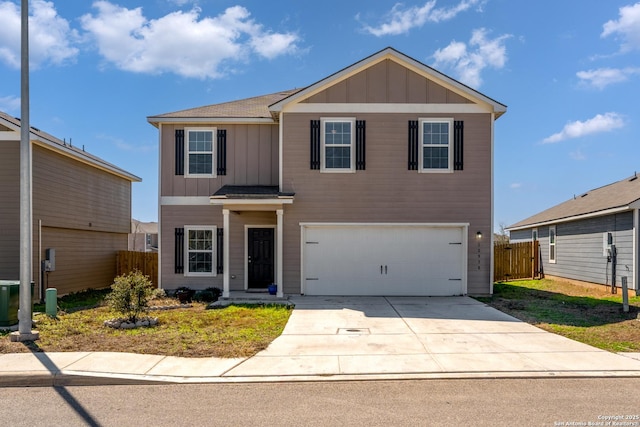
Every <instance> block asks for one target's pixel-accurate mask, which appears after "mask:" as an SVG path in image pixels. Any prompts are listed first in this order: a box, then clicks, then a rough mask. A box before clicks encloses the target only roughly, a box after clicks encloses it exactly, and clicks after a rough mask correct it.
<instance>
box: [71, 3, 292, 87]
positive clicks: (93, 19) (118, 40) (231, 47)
mask: <svg viewBox="0 0 640 427" xmlns="http://www.w3.org/2000/svg"><path fill="white" fill-rule="evenodd" d="M93 6H94V8H96V9H97V13H96V14H95V15H92V14H86V15H84V16H82V18H81V23H82V27H83V28H84V30H85V31H87V32H88V33H90V34H91V35H92V36H93V38H94V39H95V40H96V42H97V46H98V50H99V52H100V54H101V55H102V56H103V57H104V58H105V59H106V60H107V61H108V62H110V63H113V64H115V66H116V67H118V68H120V69H122V70H126V71H133V72H138V73H152V74H159V73H164V72H172V73H175V74H178V75H181V76H185V77H197V78H216V77H220V76H221V75H223V74H224V70H223V69H222V68H223V67H224V64H225V63H226V62H227V61H237V60H243V59H246V58H247V57H248V56H250V55H251V54H252V53H253V54H256V55H258V56H260V57H263V58H267V59H273V58H275V57H277V56H279V55H284V54H290V53H294V52H296V51H297V50H298V47H297V44H296V43H298V42H299V40H300V39H299V37H298V36H297V35H296V34H294V33H274V32H271V31H268V30H265V29H264V28H263V26H262V25H261V24H258V23H256V22H255V21H254V20H253V19H251V17H250V16H251V14H250V13H249V11H248V10H247V9H246V8H244V7H242V6H234V7H230V8H228V9H226V10H225V11H224V12H223V13H222V14H220V15H218V16H216V17H213V18H211V17H200V9H198V8H193V9H191V10H190V11H188V12H182V11H177V12H173V13H170V14H168V15H165V16H163V17H161V18H159V19H151V20H150V19H147V18H145V17H144V15H143V13H142V8H141V7H138V8H135V9H127V8H124V7H120V6H118V5H114V4H112V3H110V2H108V1H97V2H95V3H94V4H93Z"/></svg>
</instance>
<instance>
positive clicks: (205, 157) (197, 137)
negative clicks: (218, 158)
mask: <svg viewBox="0 0 640 427" xmlns="http://www.w3.org/2000/svg"><path fill="white" fill-rule="evenodd" d="M185 134H186V135H185V139H186V141H185V142H186V144H185V150H186V151H185V155H186V158H187V162H186V167H187V171H186V172H187V173H186V175H187V176H197V177H215V176H216V175H215V172H214V169H213V165H214V157H215V144H214V141H215V140H216V135H217V131H216V128H191V129H188V128H187V129H185Z"/></svg>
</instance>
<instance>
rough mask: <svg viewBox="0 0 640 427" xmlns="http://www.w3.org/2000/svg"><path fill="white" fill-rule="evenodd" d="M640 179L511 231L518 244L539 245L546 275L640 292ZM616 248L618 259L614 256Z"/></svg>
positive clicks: (571, 202)
mask: <svg viewBox="0 0 640 427" xmlns="http://www.w3.org/2000/svg"><path fill="white" fill-rule="evenodd" d="M639 208H640V179H638V177H637V176H636V175H635V174H634V176H632V177H630V178H626V179H623V180H621V181H618V182H614V183H612V184H609V185H605V186H604V187H600V188H596V189H594V190H590V191H587V192H586V193H583V194H580V195H578V196H575V197H574V198H572V199H570V200H568V201H566V202H564V203H561V204H559V205H557V206H554V207H552V208H549V209H547V210H545V211H542V212H540V213H538V214H536V215H533V216H532V217H530V218H527V219H524V220H522V221H519V222H517V223H515V224H513V225H511V226H509V227H507V230H509V232H510V237H511V241H512V242H523V241H531V240H535V239H537V240H539V242H540V251H541V254H542V266H543V270H544V273H545V275H552V276H557V277H562V278H567V279H572V280H579V281H583V282H590V283H597V284H601V285H609V286H611V284H612V278H613V274H614V273H615V285H616V286H621V283H622V277H626V278H627V284H628V286H629V289H635V290H636V291H637V290H638V241H639V238H640V237H639V234H638V209H639ZM614 248H615V256H613V255H614V254H612V251H613V249H614Z"/></svg>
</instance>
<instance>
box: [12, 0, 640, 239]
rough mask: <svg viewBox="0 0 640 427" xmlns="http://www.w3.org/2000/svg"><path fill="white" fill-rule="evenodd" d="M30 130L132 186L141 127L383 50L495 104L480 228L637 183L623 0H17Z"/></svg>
mask: <svg viewBox="0 0 640 427" xmlns="http://www.w3.org/2000/svg"><path fill="white" fill-rule="evenodd" d="M29 13H30V74H29V75H30V99H29V102H30V123H31V125H32V126H34V127H36V128H39V129H41V130H43V131H45V132H48V133H50V134H52V135H54V136H56V137H58V138H60V139H66V140H67V141H72V143H73V145H75V146H84V147H85V150H86V151H88V152H89V153H91V154H94V155H97V156H99V157H101V158H103V159H104V160H106V161H108V162H111V163H113V164H115V165H117V166H119V167H121V168H123V169H125V170H127V171H129V172H131V173H133V174H135V175H137V176H139V177H141V178H142V180H143V181H142V182H141V183H134V184H133V201H132V211H133V212H132V215H133V217H134V218H136V219H138V220H141V221H156V220H157V218H158V213H157V210H158V209H157V208H158V206H157V205H158V202H157V200H158V196H157V194H158V131H157V129H156V128H154V127H153V126H151V125H150V124H149V123H148V122H147V119H146V118H147V117H148V116H153V115H157V114H162V113H167V112H172V111H177V110H182V109H186V108H193V107H198V106H203V105H209V104H216V103H220V102H227V101H233V100H237V99H243V98H248V97H252V96H258V95H264V94H269V93H274V92H278V91H281V90H287V89H293V88H300V87H305V86H308V85H310V84H312V83H315V82H317V81H318V80H320V79H322V78H324V77H326V76H328V75H330V74H332V73H334V72H336V71H338V70H340V69H342V68H344V67H347V66H349V65H351V64H353V63H355V62H357V61H359V60H361V59H363V58H365V57H367V56H369V55H371V54H373V53H375V52H377V51H379V50H381V49H384V48H385V47H388V46H391V47H393V48H395V49H397V50H399V51H401V52H403V53H404V54H406V55H408V56H410V57H412V58H414V59H416V60H418V61H420V62H423V63H425V64H427V65H429V66H431V67H434V68H436V69H437V70H438V71H440V72H443V73H444V74H446V75H448V76H450V77H452V78H454V79H456V80H458V81H460V82H462V83H464V84H466V85H468V86H470V87H472V88H474V89H476V90H478V91H480V92H481V93H483V94H484V95H486V96H489V97H490V98H493V99H495V100H497V101H499V102H501V103H503V104H506V105H507V106H508V110H507V113H506V114H504V115H503V116H502V117H500V119H498V120H497V121H496V124H495V144H494V163H495V173H494V229H495V230H496V231H497V230H499V229H500V227H501V226H508V225H510V224H513V223H515V222H518V221H520V220H522V219H524V218H526V217H529V216H531V215H533V214H535V213H537V212H539V211H542V210H544V209H547V208H549V207H551V206H554V205H556V204H558V203H561V202H563V201H565V200H568V199H571V198H573V197H574V195H580V194H582V193H584V192H586V191H588V190H590V189H593V188H597V187H600V186H603V185H606V184H609V183H612V182H615V181H618V180H621V179H624V178H626V177H629V176H632V175H633V174H634V173H635V172H636V171H640V161H639V160H640V145H639V143H640V138H639V136H640V102H638V99H640V2H634V1H633V0H606V1H602V0H560V1H557V0H556V1H549V0H536V1H531V0H526V1H525V0H426V1H425V0H407V1H404V2H393V1H389V2H387V1H370V0H349V1H344V0H341V1H335V0H324V1H322V2H311V1H300V0H297V1H296V0H278V1H271V2H265V1H263V0H253V1H244V2H240V1H227V0H201V1H193V0H147V1H142V0H119V1H111V0H109V1H107V0H101V1H94V2H90V1H62V0H55V1H44V0H32V1H31V2H30V3H29ZM0 110H1V111H4V112H6V113H8V114H11V115H13V116H19V115H20V1H19V0H0Z"/></svg>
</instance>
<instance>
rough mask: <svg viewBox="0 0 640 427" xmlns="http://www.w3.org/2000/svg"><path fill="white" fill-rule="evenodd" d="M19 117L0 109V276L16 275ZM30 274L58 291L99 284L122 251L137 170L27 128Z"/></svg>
mask: <svg viewBox="0 0 640 427" xmlns="http://www.w3.org/2000/svg"><path fill="white" fill-rule="evenodd" d="M20 128H21V122H20V119H17V118H15V117H11V116H9V115H8V114H5V113H0V279H2V280H18V279H19V276H20ZM29 135H30V140H31V147H32V157H31V158H32V163H33V166H32V187H33V190H32V217H33V242H32V248H33V256H32V265H33V272H32V278H33V282H35V289H34V293H33V295H34V297H36V298H39V299H43V298H44V292H45V290H46V288H56V289H57V290H58V294H60V295H64V294H68V293H71V292H78V291H82V290H85V289H90V288H96V289H99V288H107V287H109V286H111V284H112V283H113V279H114V277H115V275H116V253H117V252H118V251H124V250H127V236H128V233H129V230H130V224H131V185H132V183H134V182H139V181H140V178H138V177H137V176H135V175H133V174H131V173H129V172H127V171H125V170H123V169H121V168H119V167H118V166H115V165H113V164H111V163H108V162H106V161H105V160H103V159H101V158H99V157H97V156H94V155H92V154H90V153H88V152H86V151H85V150H84V147H76V146H73V145H72V144H71V143H70V142H67V141H65V140H60V139H58V138H56V137H54V136H53V135H50V134H48V133H46V132H44V131H42V130H40V129H37V128H34V127H31V129H30V132H29Z"/></svg>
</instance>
